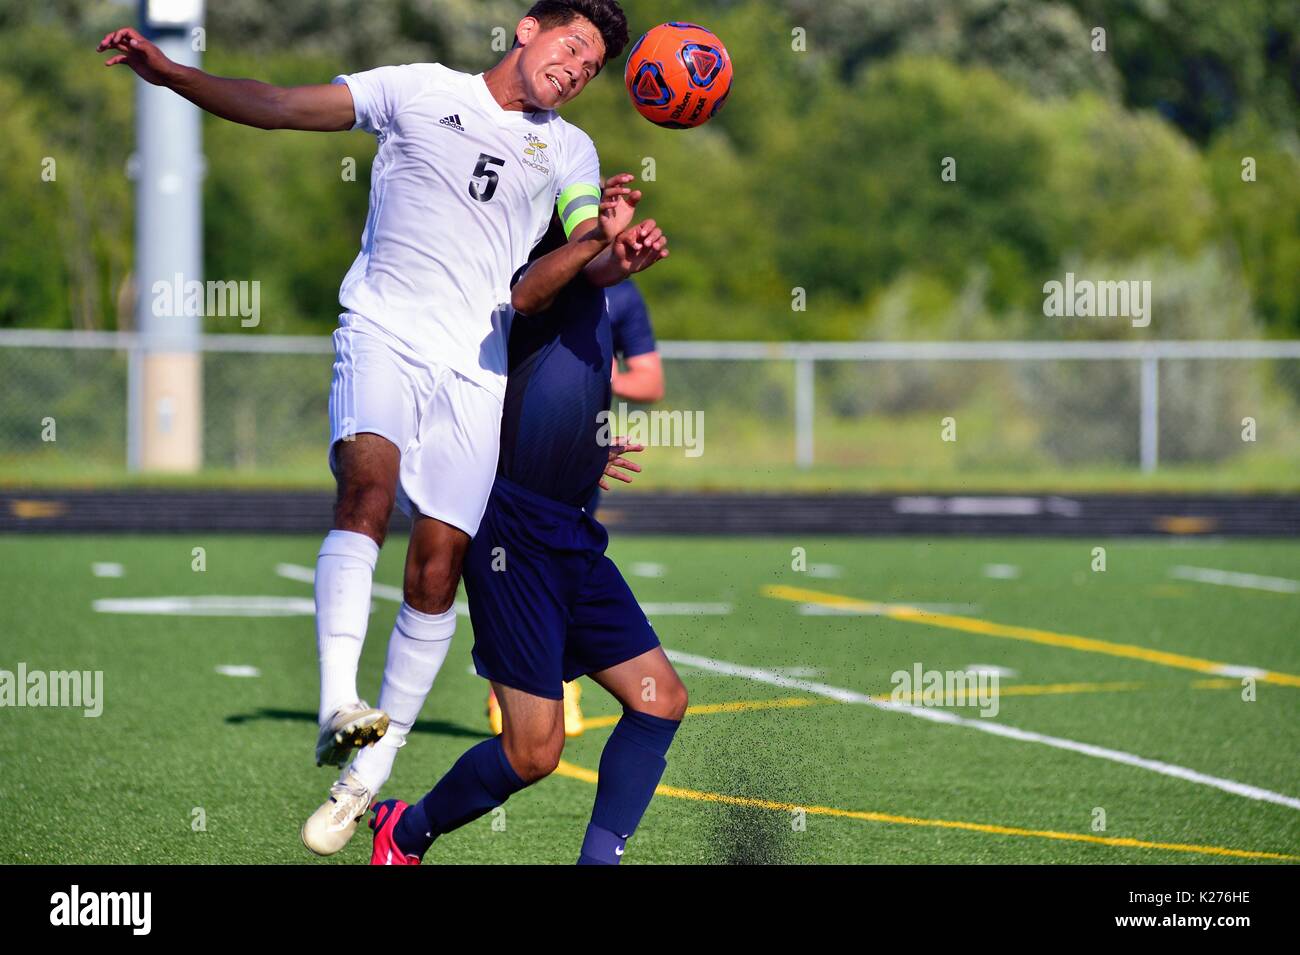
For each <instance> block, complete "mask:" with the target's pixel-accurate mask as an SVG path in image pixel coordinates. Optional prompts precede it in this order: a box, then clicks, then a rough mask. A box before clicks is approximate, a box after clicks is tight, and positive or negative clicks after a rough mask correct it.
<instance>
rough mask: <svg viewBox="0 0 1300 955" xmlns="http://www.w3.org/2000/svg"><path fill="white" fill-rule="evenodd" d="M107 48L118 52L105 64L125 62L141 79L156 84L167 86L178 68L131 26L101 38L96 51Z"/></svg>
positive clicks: (113, 64)
mask: <svg viewBox="0 0 1300 955" xmlns="http://www.w3.org/2000/svg"><path fill="white" fill-rule="evenodd" d="M105 50H113V51H115V53H116V55H115V56H112V57H110V58H109V59H108V60H107V61H106V62H105V63H104V65H105V66H117V65H118V64H119V63H125V64H126V65H127V66H129V67H131V69H133V70H135V72H136V74H137V75H138V76H139V77H140V79H142V80H144V81H145V82H147V83H152V84H153V85H154V86H167V85H168V83H169V82H170V80H171V76H172V73H173V71H174V70H175V69H176V64H175V63H173V62H172V61H171V60H169V59H167V56H166V54H164V53H163V51H162V50H160V49H158V47H156V46H155V45H154V44H152V43H150V42H149V41H148V40H146V39H145V38H144V37H142V36H141V35H140V34H139V33H138V32H137V31H135V30H133V29H131V28H130V27H123V28H122V29H120V30H114V31H113V32H112V33H110V34H108V36H106V37H104V39H102V40H100V41H99V46H98V47H96V52H99V53H103V52H104V51H105Z"/></svg>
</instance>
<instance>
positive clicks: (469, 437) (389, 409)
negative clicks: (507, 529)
mask: <svg viewBox="0 0 1300 955" xmlns="http://www.w3.org/2000/svg"><path fill="white" fill-rule="evenodd" d="M334 354H335V361H334V380H333V383H332V385H331V386H330V401H329V411H330V470H331V471H334V472H335V473H336V474H337V466H336V461H335V447H336V445H337V443H338V442H339V441H346V440H348V439H349V438H350V437H352V436H353V435H357V434H365V433H369V434H377V435H379V436H381V437H384V438H387V439H388V440H389V441H391V442H392V443H393V444H394V445H396V446H397V449H398V450H399V451H400V452H401V455H402V458H401V461H402V463H401V473H400V479H399V481H398V487H397V504H398V506H399V507H400V508H401V509H402V511H403V513H405V514H408V515H413V514H414V513H419V514H424V515H425V516H427V517H435V518H437V519H438V520H440V521H443V522H444V523H447V524H451V525H452V526H453V527H459V528H460V529H461V530H463V531H465V533H467V534H469V535H470V536H471V537H473V536H474V534H475V533H477V531H478V525H479V521H481V520H482V519H483V511H484V510H485V509H486V508H487V500H488V495H489V494H490V493H491V491H492V482H493V480H494V478H495V477H496V470H497V453H498V451H499V448H500V443H501V400H500V399H499V398H497V397H496V396H495V395H494V394H492V393H491V392H490V391H488V390H487V389H486V388H483V387H482V386H481V385H478V384H475V383H474V382H473V381H470V380H469V379H468V378H466V377H464V376H463V375H461V374H459V373H457V372H456V371H453V370H452V369H451V368H449V367H447V366H446V365H443V364H440V363H439V362H436V361H432V362H431V361H426V360H425V359H423V358H421V357H420V356H419V355H416V354H415V353H414V352H413V351H412V350H411V349H410V348H408V347H407V346H405V345H404V344H403V343H402V342H401V341H400V340H398V339H396V338H394V337H393V336H392V335H391V334H389V333H388V332H386V331H384V330H383V329H382V328H380V327H379V326H377V325H375V324H374V323H373V322H368V321H366V320H365V319H364V318H361V317H359V316H353V315H348V316H345V317H344V320H343V323H342V324H340V326H339V327H338V328H337V329H336V330H335V332H334Z"/></svg>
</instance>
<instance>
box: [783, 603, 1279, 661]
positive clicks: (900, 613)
mask: <svg viewBox="0 0 1300 955" xmlns="http://www.w3.org/2000/svg"><path fill="white" fill-rule="evenodd" d="M763 593H764V594H765V595H766V596H768V597H775V598H776V599H778V600H792V601H795V602H797V603H810V604H818V605H820V606H823V607H838V608H841V609H845V610H858V611H863V612H867V613H875V614H879V615H880V616H882V617H889V618H890V619H892V620H901V621H904V622H907V623H924V624H928V625H930V626H932V627H943V628H944V629H947V630H961V631H965V632H967V633H978V634H981V635H983V636H988V637H1007V638H1009V639H1012V640H1025V641H1028V642H1030V643H1041V644H1045V645H1047V646H1051V647H1065V648H1067V649H1070V650H1082V651H1083V652H1085V653H1101V654H1106V655H1107V656H1113V657H1128V658H1130V659H1134V660H1145V661H1146V662H1147V663H1157V664H1160V665H1161V666H1167V667H1176V668H1178V669H1182V670H1195V671H1196V672H1197V673H1209V674H1214V675H1221V674H1222V673H1223V671H1224V669H1225V668H1230V665H1229V664H1227V663H1216V662H1215V661H1214V660H1204V659H1202V658H1200V657H1191V656H1186V655H1184V654H1181V653H1169V652H1167V651H1164V650H1152V649H1151V648H1150V647H1140V646H1136V645H1134V644H1131V643H1114V642H1112V641H1110V640H1098V639H1096V638H1094V637H1080V636H1077V635H1075V634H1069V633H1053V632H1052V631H1050V630H1036V629H1034V628H1032V627H1015V626H1011V625H1009V624H1003V623H993V622H992V621H990V620H980V619H978V618H975V617H961V616H957V615H956V614H949V613H934V612H932V611H928V610H921V609H919V608H917V607H909V606H906V605H905V604H886V603H878V602H876V601H871V600H858V599H855V598H853V597H845V596H843V595H841V594H828V593H823V592H822V591H819V590H805V589H803V588H802V587H787V586H785V585H774V586H767V587H764V588H763ZM1259 679H1260V680H1263V681H1265V682H1268V683H1279V684H1282V685H1284V686H1300V676H1296V675H1294V674H1291V673H1279V672H1276V671H1272V670H1266V671H1264V672H1263V673H1261V674H1260V676H1259Z"/></svg>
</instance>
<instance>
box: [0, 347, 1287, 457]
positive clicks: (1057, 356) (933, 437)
mask: <svg viewBox="0 0 1300 955" xmlns="http://www.w3.org/2000/svg"><path fill="white" fill-rule="evenodd" d="M141 348H142V344H141V342H140V341H139V339H138V338H136V337H135V336H133V335H130V334H125V333H76V332H45V331H39V332H38V331H22V330H9V331H0V473H3V475H4V476H6V477H7V478H8V479H9V480H18V481H22V480H23V479H24V478H25V477H30V478H31V479H32V480H33V481H37V480H40V479H49V478H51V477H53V478H57V479H67V480H71V481H75V480H77V479H78V478H84V479H86V480H93V479H96V478H98V477H102V476H104V475H108V474H113V473H118V472H124V471H125V470H127V468H128V461H129V459H130V455H129V449H130V447H131V442H132V440H133V430H134V428H133V420H132V419H133V418H136V417H137V416H138V414H140V413H143V411H144V409H135V408H134V407H133V401H132V398H131V395H132V394H133V383H132V379H133V376H134V375H135V374H137V372H136V371H135V370H134V369H135V368H136V367H137V365H138V363H137V362H136V361H135V360H134V357H138V356H139V355H140V354H141V353H142V352H141ZM202 349H203V351H202V356H203V360H202V376H203V381H202V394H203V422H202V435H203V461H204V468H205V470H207V471H211V472H214V473H220V474H234V475H247V476H249V478H250V479H251V480H254V481H258V480H267V481H276V480H281V479H284V480H294V481H302V482H313V481H326V480H328V475H327V471H326V465H325V444H326V441H327V439H328V419H327V404H328V395H329V384H330V374H331V365H332V362H333V353H332V350H331V346H330V341H329V339H328V338H319V339H317V338H277V337H272V336H256V337H255V336H237V335H216V336H206V337H205V338H203V340H202ZM661 353H662V355H663V357H664V364H665V376H666V381H667V397H666V399H665V401H664V402H662V403H661V404H660V405H658V406H656V408H654V409H649V408H644V407H641V406H637V405H622V404H621V403H619V402H617V401H616V404H615V414H614V421H615V422H616V424H617V426H618V427H619V428H620V429H623V430H625V431H626V430H628V428H629V426H634V425H635V423H636V419H635V416H636V413H637V412H642V411H644V412H647V415H643V416H642V418H645V417H648V415H649V413H651V412H653V411H660V412H667V413H669V414H671V413H673V412H681V415H682V416H686V415H689V416H692V417H693V420H695V421H696V422H698V425H699V428H700V433H699V434H698V435H697V436H696V437H697V438H698V442H697V443H698V452H702V453H698V452H697V453H692V454H684V453H682V454H661V455H657V456H656V457H655V459H654V468H655V470H656V471H658V470H663V471H665V472H667V473H668V474H669V476H671V474H672V472H676V471H681V472H686V471H689V470H692V469H693V470H695V471H696V472H697V473H700V472H707V473H709V474H714V475H716V476H717V477H718V479H719V481H723V480H725V478H726V476H727V475H740V474H748V475H751V476H752V475H754V474H760V475H761V474H763V473H769V474H771V475H773V480H774V481H776V482H779V480H780V479H781V476H782V475H788V474H790V473H795V472H798V471H800V470H810V469H811V470H817V469H822V468H827V469H834V468H842V469H864V470H870V471H873V472H887V473H892V474H898V475H913V476H915V477H916V478H917V480H925V479H926V478H929V477H935V476H943V475H968V474H972V473H978V472H987V473H1040V474H1049V473H1053V472H1057V473H1062V474H1064V473H1071V472H1076V471H1078V470H1081V469H1094V468H1095V469H1112V470H1126V469H1127V470H1132V471H1134V472H1137V471H1139V470H1143V471H1148V472H1150V471H1152V470H1155V469H1156V468H1157V467H1158V466H1159V465H1161V464H1165V465H1169V464H1177V465H1193V466H1202V467H1205V468H1220V467H1226V466H1230V465H1240V464H1242V462H1251V461H1254V462H1259V465H1260V468H1261V469H1262V470H1264V471H1267V472H1269V473H1272V474H1277V473H1288V472H1289V473H1291V474H1293V475H1294V474H1296V473H1300V424H1298V422H1300V342H1153V343H1133V342H1087V343H1040V342H1032V343H1030V342H1006V343H844V344H834V343H779V344H776V343H774V344H763V343H722V342H663V343H661ZM137 403H138V402H137ZM679 417H680V416H679ZM664 424H665V427H664V429H662V433H659V434H657V438H658V439H659V441H660V442H662V443H666V444H679V445H680V442H679V441H676V440H674V439H673V434H675V433H676V432H674V431H673V430H672V428H671V427H669V422H668V420H667V418H665V422H664ZM674 427H675V425H674ZM678 437H680V434H679V435H678ZM688 437H689V435H688Z"/></svg>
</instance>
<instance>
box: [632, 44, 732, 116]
mask: <svg viewBox="0 0 1300 955" xmlns="http://www.w3.org/2000/svg"><path fill="white" fill-rule="evenodd" d="M623 81H624V82H625V83H626V84H627V91H628V93H629V94H630V95H631V97H632V105H633V106H635V107H636V110H637V112H638V113H640V114H641V115H642V116H644V117H645V118H646V119H648V120H650V122H652V123H655V124H657V125H659V126H666V127H667V128H669V129H690V128H691V127H693V126H701V125H703V124H704V123H707V122H708V121H709V120H710V119H712V118H713V117H714V116H716V115H717V113H718V110H720V109H722V104H723V103H725V102H726V100H727V94H728V93H730V92H731V57H730V56H729V55H728V54H727V48H726V47H725V46H723V45H722V41H721V40H719V39H718V38H717V37H716V36H715V35H714V34H712V33H710V32H709V31H708V30H706V29H704V27H701V26H696V25H695V24H694V23H678V22H675V21H674V22H672V23H661V24H660V25H659V26H657V27H655V28H654V29H653V30H650V31H649V32H648V33H646V34H645V35H644V36H643V37H641V39H639V40H637V41H636V43H634V44H633V45H632V49H631V51H630V52H629V53H628V55H627V69H626V70H625V71H624V73H623Z"/></svg>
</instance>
